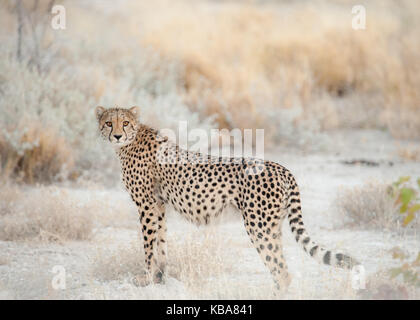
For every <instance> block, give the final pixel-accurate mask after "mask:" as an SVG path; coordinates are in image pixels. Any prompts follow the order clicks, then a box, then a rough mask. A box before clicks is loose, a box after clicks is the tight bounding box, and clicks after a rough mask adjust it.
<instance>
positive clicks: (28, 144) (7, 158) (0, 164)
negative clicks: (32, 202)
mask: <svg viewBox="0 0 420 320" xmlns="http://www.w3.org/2000/svg"><path fill="white" fill-rule="evenodd" d="M14 130H15V131H16V132H19V133H20V138H19V139H18V141H14V140H13V139H11V137H8V136H6V135H5V133H6V132H12V131H14ZM73 165H74V161H73V154H72V151H71V147H70V146H69V144H68V143H67V141H66V140H65V139H64V138H63V137H60V136H59V135H58V134H57V131H56V130H54V129H53V128H44V127H41V126H40V125H36V124H35V125H34V124H33V123H31V122H30V121H27V122H25V123H24V124H22V125H19V127H18V128H9V129H3V130H2V132H0V170H1V171H0V175H1V176H2V177H3V179H6V178H9V177H11V178H14V179H16V180H17V181H22V182H27V183H33V182H35V181H38V182H51V181H54V180H58V179H59V178H60V174H62V173H63V172H70V170H71V169H72V168H73Z"/></svg>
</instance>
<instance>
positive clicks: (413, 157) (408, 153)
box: [398, 146, 420, 162]
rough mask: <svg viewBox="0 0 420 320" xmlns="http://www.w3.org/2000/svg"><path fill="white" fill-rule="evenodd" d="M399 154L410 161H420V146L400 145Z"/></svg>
mask: <svg viewBox="0 0 420 320" xmlns="http://www.w3.org/2000/svg"><path fill="white" fill-rule="evenodd" d="M398 155H399V156H400V157H401V158H403V159H406V160H409V161H416V162H420V148H418V147H416V146H400V147H398Z"/></svg>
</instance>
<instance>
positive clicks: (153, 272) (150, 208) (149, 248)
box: [135, 201, 163, 286]
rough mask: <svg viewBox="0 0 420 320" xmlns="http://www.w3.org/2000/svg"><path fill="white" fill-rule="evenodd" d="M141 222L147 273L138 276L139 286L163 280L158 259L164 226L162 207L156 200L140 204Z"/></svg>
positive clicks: (137, 282) (136, 280)
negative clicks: (159, 239)
mask: <svg viewBox="0 0 420 320" xmlns="http://www.w3.org/2000/svg"><path fill="white" fill-rule="evenodd" d="M139 215H140V224H141V227H142V234H143V246H144V255H145V264H146V273H145V274H144V275H138V276H136V279H135V282H136V284H137V285H139V286H146V285H148V284H150V283H152V282H154V283H160V282H162V275H163V273H162V271H163V270H160V264H159V263H158V261H157V257H159V254H156V251H157V247H160V246H159V245H158V233H159V227H160V228H161V227H162V223H161V221H162V208H161V206H159V204H158V203H157V202H156V201H148V202H146V203H145V204H144V205H143V206H141V207H140V206H139Z"/></svg>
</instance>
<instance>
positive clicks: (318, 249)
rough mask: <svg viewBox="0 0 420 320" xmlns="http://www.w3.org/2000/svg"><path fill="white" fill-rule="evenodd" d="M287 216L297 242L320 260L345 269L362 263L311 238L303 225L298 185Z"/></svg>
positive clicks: (291, 198)
mask: <svg viewBox="0 0 420 320" xmlns="http://www.w3.org/2000/svg"><path fill="white" fill-rule="evenodd" d="M287 217H288V220H289V225H290V228H291V230H292V233H293V235H294V237H295V239H296V242H297V243H298V244H300V245H301V246H302V248H303V250H304V251H305V252H306V253H308V254H309V255H310V256H311V257H313V258H314V259H315V260H317V261H318V262H320V263H323V264H327V265H331V266H336V267H339V268H343V269H352V268H353V267H354V266H357V265H359V264H360V263H359V262H358V261H357V260H355V259H354V258H352V257H350V256H348V255H345V254H342V253H335V252H332V251H331V250H327V249H325V248H323V247H322V246H320V245H318V244H317V243H316V242H314V241H312V240H311V238H310V237H309V235H308V233H307V231H306V229H305V227H304V225H303V220H302V214H301V205H300V199H299V191H297V186H296V188H295V191H294V192H291V193H290V197H289V205H288V215H287Z"/></svg>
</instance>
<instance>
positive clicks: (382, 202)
mask: <svg viewBox="0 0 420 320" xmlns="http://www.w3.org/2000/svg"><path fill="white" fill-rule="evenodd" d="M387 190H388V185H386V184H381V183H368V184H366V185H363V186H361V187H354V188H347V189H342V190H340V191H339V193H338V195H337V198H336V200H335V204H336V206H337V208H338V210H339V211H340V213H341V214H342V215H343V216H344V217H345V218H346V220H347V221H348V223H349V224H350V225H353V226H360V227H363V228H380V229H384V228H385V229H398V228H399V227H400V226H401V215H399V213H398V208H397V207H396V206H395V201H394V200H393V199H392V198H391V197H390V195H389V194H388V191H387Z"/></svg>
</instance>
